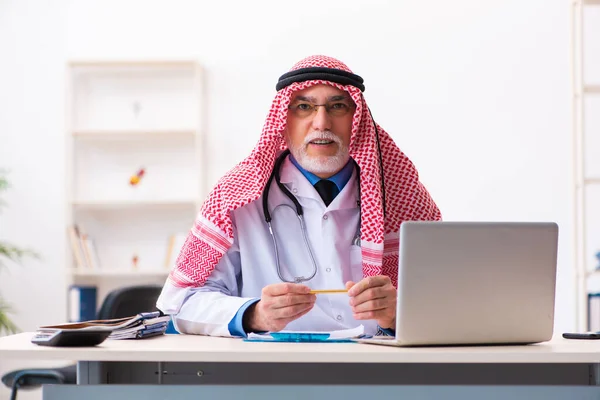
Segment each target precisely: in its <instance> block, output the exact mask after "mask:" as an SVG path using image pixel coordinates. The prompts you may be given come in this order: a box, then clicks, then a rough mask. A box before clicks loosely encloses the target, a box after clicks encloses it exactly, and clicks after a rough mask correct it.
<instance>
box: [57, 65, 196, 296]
mask: <svg viewBox="0 0 600 400" xmlns="http://www.w3.org/2000/svg"><path fill="white" fill-rule="evenodd" d="M67 84H68V87H67V111H68V113H67V123H66V129H67V132H66V135H67V152H66V153H67V163H66V173H67V191H66V192H67V193H66V198H67V204H66V207H67V226H66V232H67V249H66V254H67V257H66V259H67V265H66V268H65V269H66V271H67V272H66V273H67V277H68V279H67V283H68V285H69V286H70V285H72V284H82V285H83V284H84V285H95V286H96V287H97V288H98V299H97V307H100V305H101V303H102V301H103V298H104V296H105V295H106V293H108V292H109V291H110V290H112V289H114V288H116V287H118V286H122V285H132V284H147V283H156V284H162V283H164V281H165V279H166V277H167V274H168V272H169V270H170V268H171V266H172V263H170V262H168V257H167V256H168V254H167V253H168V252H169V251H170V252H171V259H174V257H176V255H177V254H178V252H179V249H180V245H181V244H182V242H181V238H182V237H183V235H186V234H187V232H188V231H189V229H190V227H191V226H192V224H193V222H194V219H195V217H196V214H197V212H198V210H199V208H200V206H201V203H202V201H203V200H204V198H205V196H206V190H205V165H204V162H203V160H204V157H203V154H204V149H203V141H204V126H205V123H204V115H203V112H202V109H203V107H204V103H203V96H202V93H203V85H202V70H201V68H200V66H199V65H198V64H197V63H196V62H194V61H185V60H184V61H180V60H175V61H162V60H149V61H139V60H132V61H76V62H70V63H69V64H68V65H67ZM139 171H143V175H142V176H141V178H140V179H139V182H138V183H137V184H132V183H131V181H130V180H131V178H132V177H135V176H136V175H137V174H138V172H139ZM74 226H76V227H77V228H78V230H79V234H80V237H81V238H83V237H85V238H87V239H88V240H87V241H83V240H81V238H80V239H79V240H75V241H74V240H72V238H73V237H72V233H73V230H72V227H74ZM174 236H176V237H177V240H175V241H174V240H172V239H171V238H172V237H174ZM74 243H75V244H74ZM77 244H78V245H79V247H77ZM74 247H75V249H74ZM76 250H77V251H79V252H80V253H81V254H80V255H79V256H77V254H76V253H75V251H76ZM94 253H95V255H96V256H94Z"/></svg>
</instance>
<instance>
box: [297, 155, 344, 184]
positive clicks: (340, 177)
mask: <svg viewBox="0 0 600 400" xmlns="http://www.w3.org/2000/svg"><path fill="white" fill-rule="evenodd" d="M290 161H291V162H292V164H294V165H295V166H296V168H298V170H300V172H302V175H304V176H305V177H306V179H308V181H309V182H310V184H311V185H313V186H314V184H315V183H317V182H318V181H320V180H321V178H319V177H318V176H316V175H315V174H313V173H312V172H309V171H307V170H305V169H304V168H302V167H301V166H300V164H298V161H296V159H295V158H294V156H292V155H291V154H290ZM353 167H354V165H353V163H352V160H348V162H347V163H346V165H345V166H344V168H342V169H341V170H339V171H338V172H337V173H336V174H335V175H333V176H330V177H329V178H327V180H330V181H332V182H333V183H335V185H336V186H337V188H338V190H339V191H340V192H341V191H342V189H343V188H344V186H346V183H348V181H349V180H350V177H351V176H352V171H353V170H354V168H353Z"/></svg>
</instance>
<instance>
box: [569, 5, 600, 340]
mask: <svg viewBox="0 0 600 400" xmlns="http://www.w3.org/2000/svg"><path fill="white" fill-rule="evenodd" d="M599 25H600V0H572V2H571V28H572V32H571V66H572V68H571V72H572V77H571V79H572V81H571V85H572V117H573V120H572V122H573V127H572V133H573V135H572V138H573V161H574V165H573V172H574V174H573V204H574V212H573V262H572V264H573V269H574V275H575V306H576V313H575V315H576V321H575V323H576V329H577V330H579V331H585V330H587V329H588V322H589V321H588V320H589V318H588V294H589V293H592V292H594V293H597V292H600V269H598V267H599V266H600V265H599V264H600V261H599V260H598V259H597V257H596V253H597V252H600V159H599V158H598V155H599V154H600V73H599V72H600V51H599V50H600V37H599V36H598V35H597V33H595V31H597V27H598V26H599ZM592 308H595V306H593V307H592ZM591 328H592V329H594V330H598V329H600V327H594V326H592V327H591Z"/></svg>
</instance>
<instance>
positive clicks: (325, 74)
mask: <svg viewBox="0 0 600 400" xmlns="http://www.w3.org/2000/svg"><path fill="white" fill-rule="evenodd" d="M313 80H323V81H330V82H335V83H339V84H340V85H352V86H354V87H357V88H358V89H360V91H361V92H364V91H365V85H363V78H361V77H360V76H358V75H356V74H353V73H351V72H346V71H343V70H341V69H336V68H326V67H307V68H300V69H297V70H294V71H290V72H287V73H285V74H283V75H281V76H280V77H279V81H277V86H276V89H277V91H279V90H281V89H283V88H285V87H287V86H289V85H291V84H292V83H294V82H305V81H313Z"/></svg>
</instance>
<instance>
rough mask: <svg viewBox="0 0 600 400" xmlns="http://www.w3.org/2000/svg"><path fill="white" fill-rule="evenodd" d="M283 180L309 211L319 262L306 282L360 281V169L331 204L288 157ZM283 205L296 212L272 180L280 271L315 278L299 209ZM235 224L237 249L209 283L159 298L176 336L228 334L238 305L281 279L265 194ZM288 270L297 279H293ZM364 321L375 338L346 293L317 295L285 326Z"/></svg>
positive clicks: (335, 285) (320, 285) (372, 325)
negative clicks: (308, 307) (265, 210)
mask: <svg viewBox="0 0 600 400" xmlns="http://www.w3.org/2000/svg"><path fill="white" fill-rule="evenodd" d="M281 182H282V183H283V184H284V185H285V186H286V187H287V188H288V190H289V191H290V192H291V193H292V194H294V195H295V196H296V198H297V199H298V201H299V203H300V204H301V205H302V207H303V208H304V218H305V222H306V231H307V236H308V240H309V243H310V245H311V247H312V249H313V254H314V256H315V260H316V263H317V274H316V275H315V277H314V278H313V279H311V280H310V281H308V282H304V284H305V285H307V286H309V287H311V288H312V289H340V288H344V287H345V282H347V281H350V280H351V281H354V282H358V281H359V280H361V279H362V278H363V272H362V256H361V249H360V246H359V245H357V244H356V243H355V239H356V237H357V235H358V234H359V233H358V229H359V226H360V214H359V211H360V208H359V206H358V201H359V193H358V183H357V177H356V170H354V172H353V174H352V177H351V178H350V180H349V181H348V183H347V184H346V186H344V188H343V190H342V191H341V192H340V193H339V194H338V195H337V196H336V198H335V199H334V200H333V201H332V202H331V204H330V205H329V207H325V204H324V203H323V201H322V200H321V197H320V196H319V194H318V193H317V191H316V190H315V188H314V187H313V186H312V185H311V184H310V182H309V181H308V180H307V179H306V178H305V177H304V175H302V173H301V172H300V171H299V170H298V169H297V168H296V167H295V166H294V165H293V164H292V163H291V161H290V160H289V158H288V159H286V160H285V161H284V162H283V164H282V166H281ZM281 204H289V205H291V206H292V207H294V205H293V203H292V201H291V200H290V199H289V198H288V197H287V196H286V195H285V194H284V193H283V192H282V191H281V190H280V189H279V188H278V187H277V185H276V184H275V182H273V183H272V185H271V190H270V193H269V210H270V212H271V215H272V218H273V220H272V225H273V229H274V232H275V234H276V238H277V242H278V249H279V260H280V265H281V272H282V274H284V278H286V279H289V280H292V277H293V276H298V275H302V276H310V275H311V273H312V271H313V264H312V262H311V259H310V256H309V253H308V250H307V248H306V245H305V242H304V239H303V236H302V231H301V229H300V223H299V220H298V218H297V216H296V211H295V208H292V209H290V208H289V207H285V206H283V207H278V208H277V209H275V207H276V206H278V205H281ZM232 221H233V229H234V241H233V244H232V246H231V247H230V249H229V250H228V251H227V252H226V253H225V255H224V256H223V257H222V258H221V260H220V261H219V263H218V264H217V266H216V268H215V270H214V271H213V272H212V274H211V275H210V277H209V278H208V280H207V282H206V284H205V285H204V286H202V287H197V288H187V289H176V288H170V289H166V290H163V293H162V294H161V297H160V299H159V302H158V304H159V308H160V309H162V310H163V311H165V312H171V313H173V312H175V314H174V317H173V321H174V325H175V327H176V329H177V330H178V331H179V332H182V333H190V334H204V335H213V336H231V335H230V332H229V329H228V324H229V322H230V321H231V320H232V318H233V317H234V316H235V314H236V313H237V311H238V310H239V308H240V307H241V306H242V305H244V303H246V302H247V301H248V300H251V299H253V298H260V296H261V290H262V289H263V287H265V286H267V285H269V284H273V283H280V282H281V280H280V279H279V277H278V274H277V269H276V262H275V253H274V246H273V242H272V238H271V235H270V233H269V229H268V226H267V224H266V223H265V219H264V213H263V209H262V196H261V197H260V198H259V199H257V200H256V201H254V202H251V203H249V204H247V205H246V206H244V207H241V208H239V209H237V210H234V211H233V215H232ZM290 269H293V270H294V271H295V272H294V274H296V275H290V274H289V271H290ZM174 291H177V293H175V292H174ZM182 291H185V292H182ZM360 324H362V325H364V326H365V333H367V334H376V333H377V323H376V322H375V321H372V320H371V321H358V320H355V319H354V318H353V317H352V310H351V307H350V305H349V298H348V296H347V294H345V293H344V294H319V295H317V301H316V303H315V306H314V308H313V309H312V310H311V311H310V312H309V313H307V314H306V315H304V316H302V317H301V318H299V319H297V320H295V321H292V322H291V323H289V324H288V325H287V326H286V328H285V329H287V330H305V331H306V330H310V331H315V330H317V331H330V330H337V329H347V328H354V327H357V326H358V325H360Z"/></svg>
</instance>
